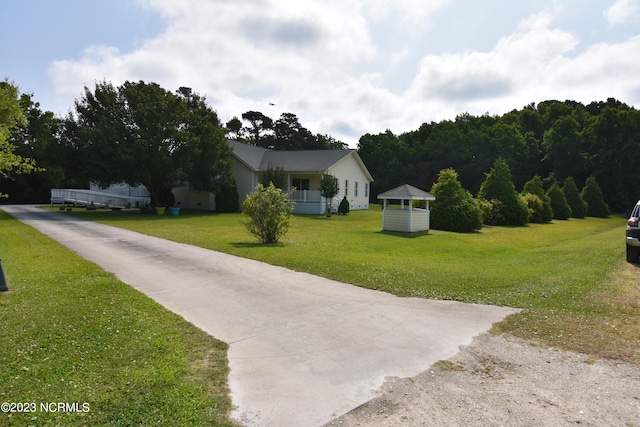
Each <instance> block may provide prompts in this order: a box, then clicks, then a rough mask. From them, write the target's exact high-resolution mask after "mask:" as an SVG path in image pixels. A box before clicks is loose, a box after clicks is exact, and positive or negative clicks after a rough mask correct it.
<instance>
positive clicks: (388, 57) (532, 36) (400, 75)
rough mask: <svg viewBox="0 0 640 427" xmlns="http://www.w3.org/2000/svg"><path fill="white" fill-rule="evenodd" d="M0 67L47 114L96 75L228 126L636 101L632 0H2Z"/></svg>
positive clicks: (327, 126)
mask: <svg viewBox="0 0 640 427" xmlns="http://www.w3.org/2000/svg"><path fill="white" fill-rule="evenodd" d="M2 15H3V19H2V21H3V22H2V26H1V27H0V37H1V39H2V43H0V58H1V60H0V61H1V62H0V78H7V79H8V80H9V81H11V82H13V83H15V84H16V85H18V86H19V87H20V89H21V91H22V92H24V93H32V94H33V98H34V100H35V101H37V102H39V103H40V106H41V108H42V109H43V110H50V111H53V112H55V113H56V114H58V115H60V116H65V115H67V114H68V113H69V112H70V111H73V108H74V101H75V100H76V99H78V98H80V97H81V96H82V95H83V93H84V88H85V87H88V88H89V89H93V88H95V84H96V82H102V81H108V82H111V83H113V84H114V85H116V86H117V85H120V84H122V83H124V82H125V81H127V80H128V81H139V80H143V81H145V82H155V83H158V84H160V85H161V86H162V87H163V88H165V89H167V90H170V91H174V90H176V89H178V88H179V87H181V86H187V87H190V88H192V89H193V90H194V91H195V92H197V93H199V94H200V95H203V96H205V97H206V99H207V102H208V104H209V105H210V106H211V107H212V108H213V109H214V110H216V111H217V113H218V116H219V118H220V120H221V121H222V122H223V123H224V122H227V121H228V120H230V119H231V118H233V117H234V116H237V117H240V116H241V115H242V113H244V112H246V111H260V112H262V113H263V114H265V115H267V116H269V117H271V118H272V119H274V120H275V119H277V118H278V117H279V116H280V115H281V114H282V113H285V112H287V113H293V114H295V115H297V116H298V119H299V121H300V123H301V124H302V125H303V126H304V127H306V128H308V129H309V130H311V131H312V132H314V133H321V134H328V135H330V136H332V137H334V138H337V139H338V140H341V141H343V142H346V143H347V144H349V145H350V146H351V147H353V148H355V147H356V146H357V143H358V139H359V138H360V136H362V135H364V134H366V133H371V134H376V133H379V132H384V131H386V130H387V129H389V130H391V131H392V132H394V133H395V134H400V133H403V132H407V131H411V130H416V129H418V128H419V127H420V125H421V124H422V123H425V122H427V123H428V122H439V121H442V120H453V119H455V117H456V116H457V115H460V114H463V113H469V114H473V115H482V114H490V115H502V114H504V113H507V112H509V111H511V110H514V109H521V108H523V107H524V106H526V105H529V104H531V103H536V104H537V103H539V102H542V101H545V100H552V99H555V100H560V101H564V100H573V101H578V102H582V103H585V104H588V103H590V102H592V101H605V100H606V99H607V98H616V99H618V100H620V101H622V102H624V103H627V104H628V105H631V106H634V107H636V108H639V107H640V0H595V1H585V0H529V1H513V0H484V1H477V0H429V1H425V0H233V1H231V0H110V1H108V2H107V1H99V0H56V1H52V0H7V1H6V2H4V4H3V10H2Z"/></svg>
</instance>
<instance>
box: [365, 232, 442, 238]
mask: <svg viewBox="0 0 640 427" xmlns="http://www.w3.org/2000/svg"><path fill="white" fill-rule="evenodd" d="M375 233H376V234H384V235H385V236H391V237H402V238H404V239H415V238H418V237H428V236H433V234H430V233H429V232H428V231H418V232H415V233H409V232H406V233H405V232H400V231H384V230H382V231H376V232H375Z"/></svg>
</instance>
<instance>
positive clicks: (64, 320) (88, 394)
mask: <svg viewBox="0 0 640 427" xmlns="http://www.w3.org/2000/svg"><path fill="white" fill-rule="evenodd" d="M0 257H1V258H2V265H3V267H4V268H3V270H4V272H5V277H6V280H7V283H8V285H9V288H10V292H3V293H0V364H1V365H2V366H1V368H0V403H1V402H15V403H18V402H19V403H28V405H27V408H28V409H33V406H31V404H32V403H33V404H35V409H36V411H35V412H32V413H12V414H7V413H2V414H0V426H5V425H14V426H27V425H33V426H36V425H37V426H47V425H51V426H59V425H101V426H149V425H158V426H177V425H180V426H205V425H231V423H230V421H229V419H228V418H227V413H228V411H229V409H230V406H231V402H230V399H229V391H228V388H227V385H226V381H227V374H228V363H227V358H226V352H227V345H226V344H224V343H222V342H220V341H217V340H215V339H214V338H212V337H210V336H208V335H207V334H205V333H204V332H202V331H200V330H199V329H197V328H196V327H195V326H193V325H191V324H190V323H187V322H186V321H185V320H183V319H182V318H180V317H178V316H176V315H174V314H172V313H170V312H168V311H167V310H165V309H164V308H163V307H161V306H159V305H158V304H156V303H155V302H153V301H152V300H151V299H149V298H147V297H146V296H144V295H143V294H141V293H139V292H137V291H135V290H134V289H133V288H131V287H130V286H128V285H125V284H124V283H122V282H120V281H118V280H117V279H116V278H115V277H114V276H113V275H111V274H109V273H106V272H104V271H103V270H102V269H100V268H98V267H97V266H96V265H95V264H92V263H90V262H88V261H85V260H84V259H82V258H80V257H78V256H77V255H75V254H73V253H72V252H70V251H68V250H67V249H65V248H64V247H62V246H61V245H59V244H58V243H56V242H53V241H52V240H50V239H48V238H46V237H44V236H42V235H41V234H40V233H38V232H36V231H35V230H33V229H32V228H30V227H27V226H25V225H23V224H21V223H19V222H18V221H16V220H14V219H12V218H11V217H9V216H8V215H7V214H5V213H4V212H2V211H1V210H0ZM58 402H62V403H67V404H69V405H71V406H70V407H69V408H70V409H71V410H72V411H73V412H71V413H68V412H66V411H58V407H57V403H58ZM41 404H42V405H44V408H47V409H50V410H51V409H53V410H55V412H45V411H44V408H43V407H41ZM74 404H77V405H76V406H74ZM76 411H78V412H76Z"/></svg>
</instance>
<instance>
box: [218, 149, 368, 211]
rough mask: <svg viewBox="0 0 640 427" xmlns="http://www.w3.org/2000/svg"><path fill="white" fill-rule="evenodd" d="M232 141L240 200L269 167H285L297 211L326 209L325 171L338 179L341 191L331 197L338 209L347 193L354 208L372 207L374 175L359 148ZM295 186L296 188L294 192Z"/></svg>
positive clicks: (234, 170)
mask: <svg viewBox="0 0 640 427" xmlns="http://www.w3.org/2000/svg"><path fill="white" fill-rule="evenodd" d="M229 143H230V145H231V148H232V154H233V157H234V163H233V173H234V174H235V177H236V186H237V187H238V194H239V197H240V200H239V202H240V204H242V202H243V201H244V199H245V197H246V195H247V194H249V193H250V192H252V191H253V190H254V189H255V187H256V185H258V183H259V182H260V175H261V174H262V173H264V172H266V171H267V170H268V169H269V167H271V168H276V167H281V168H282V169H283V171H284V172H285V173H286V174H287V188H286V189H284V190H286V191H287V192H289V193H290V194H291V198H292V199H293V200H295V202H296V206H295V209H294V213H302V214H320V213H324V211H325V206H326V204H325V200H324V199H322V197H321V196H320V191H319V190H318V187H319V186H320V175H321V173H328V174H330V175H333V176H334V177H335V178H336V179H337V180H338V186H339V190H340V191H339V195H338V196H336V197H335V198H334V200H332V201H331V205H332V207H333V209H334V210H335V209H337V207H338V205H339V204H340V201H341V200H342V198H343V197H345V196H346V197H347V200H349V205H350V209H351V210H358V209H368V208H369V193H370V191H371V183H372V182H373V178H372V177H371V174H370V173H369V171H368V170H367V167H366V166H365V165H364V163H363V162H362V159H360V156H359V155H358V153H357V152H356V151H355V150H300V151H275V150H269V149H267V148H262V147H256V146H253V145H249V144H245V143H243V142H237V141H230V142H229ZM294 187H295V191H293V192H291V189H293V188H294Z"/></svg>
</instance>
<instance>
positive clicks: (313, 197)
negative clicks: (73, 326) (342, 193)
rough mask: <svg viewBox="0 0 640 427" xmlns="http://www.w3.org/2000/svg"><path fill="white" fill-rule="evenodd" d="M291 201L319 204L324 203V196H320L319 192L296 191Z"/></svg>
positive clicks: (292, 194)
mask: <svg viewBox="0 0 640 427" xmlns="http://www.w3.org/2000/svg"><path fill="white" fill-rule="evenodd" d="M290 198H291V200H294V201H296V202H303V203H304V202H315V203H319V202H321V201H322V196H320V192H319V191H317V190H296V191H294V192H293V193H291V196H290Z"/></svg>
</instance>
